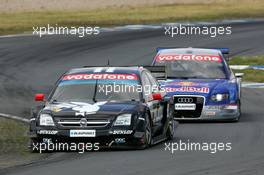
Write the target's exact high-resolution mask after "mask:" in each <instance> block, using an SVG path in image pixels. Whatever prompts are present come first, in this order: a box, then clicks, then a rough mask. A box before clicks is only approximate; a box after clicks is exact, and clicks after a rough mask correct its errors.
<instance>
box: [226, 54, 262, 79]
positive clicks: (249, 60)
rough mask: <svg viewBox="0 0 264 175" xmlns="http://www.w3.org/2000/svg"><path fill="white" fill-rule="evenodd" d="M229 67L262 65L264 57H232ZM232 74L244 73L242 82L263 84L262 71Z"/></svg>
mask: <svg viewBox="0 0 264 175" xmlns="http://www.w3.org/2000/svg"><path fill="white" fill-rule="evenodd" d="M229 64H230V65H264V56H254V57H252V56H244V57H234V58H232V59H231V60H230V62H229ZM234 72H241V73H244V74H245V75H244V77H243V81H249V82H260V83H264V70H253V69H248V70H234Z"/></svg>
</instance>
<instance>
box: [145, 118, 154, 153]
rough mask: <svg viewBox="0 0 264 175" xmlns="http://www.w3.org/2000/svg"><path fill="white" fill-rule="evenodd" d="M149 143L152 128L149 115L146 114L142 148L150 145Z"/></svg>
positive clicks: (150, 141) (150, 142)
mask: <svg viewBox="0 0 264 175" xmlns="http://www.w3.org/2000/svg"><path fill="white" fill-rule="evenodd" d="M151 144H152V130H151V124H150V120H149V115H148V114H146V127H145V133H144V146H143V149H145V148H148V147H150V146H151Z"/></svg>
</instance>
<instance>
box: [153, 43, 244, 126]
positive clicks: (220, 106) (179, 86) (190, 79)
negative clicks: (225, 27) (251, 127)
mask: <svg viewBox="0 0 264 175" xmlns="http://www.w3.org/2000/svg"><path fill="white" fill-rule="evenodd" d="M228 53H229V49H227V48H223V49H200V48H158V49H157V54H156V56H155V57H154V60H153V63H152V65H154V66H161V65H165V66H166V72H165V74H164V75H163V74H162V76H161V74H160V75H159V74H158V75H157V78H158V79H163V80H160V83H161V85H162V87H163V88H164V89H165V91H166V93H167V97H171V98H173V103H174V109H173V115H174V118H175V119H176V120H220V121H223V120H229V121H238V120H239V118H240V115H241V100H240V99H241V98H240V97H241V90H240V87H241V78H242V76H243V75H242V74H239V73H238V74H236V75H235V74H234V73H233V72H232V70H231V69H230V68H229V66H228V64H227V60H228V57H227V54H228Z"/></svg>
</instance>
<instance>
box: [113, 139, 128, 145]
mask: <svg viewBox="0 0 264 175" xmlns="http://www.w3.org/2000/svg"><path fill="white" fill-rule="evenodd" d="M115 143H117V144H121V143H126V139H125V138H116V139H115Z"/></svg>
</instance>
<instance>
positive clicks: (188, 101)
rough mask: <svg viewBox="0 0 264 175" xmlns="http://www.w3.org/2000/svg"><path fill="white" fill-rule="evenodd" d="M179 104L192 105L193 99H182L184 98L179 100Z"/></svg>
mask: <svg viewBox="0 0 264 175" xmlns="http://www.w3.org/2000/svg"><path fill="white" fill-rule="evenodd" d="M178 102H179V103H192V102H193V99H192V98H186V97H182V98H178Z"/></svg>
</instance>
